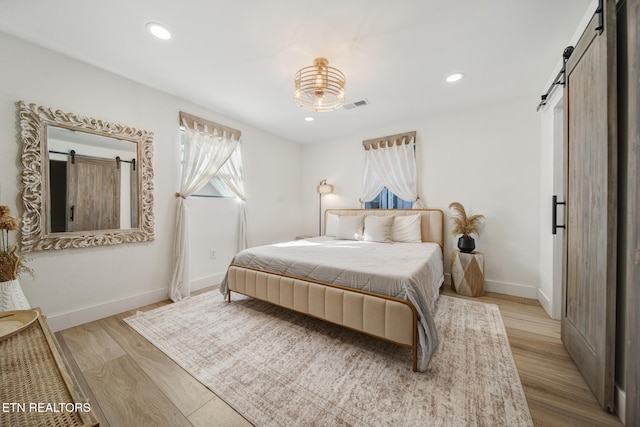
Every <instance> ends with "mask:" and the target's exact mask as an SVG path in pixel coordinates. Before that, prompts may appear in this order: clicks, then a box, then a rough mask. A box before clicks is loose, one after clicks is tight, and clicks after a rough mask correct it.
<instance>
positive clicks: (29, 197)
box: [19, 101, 154, 252]
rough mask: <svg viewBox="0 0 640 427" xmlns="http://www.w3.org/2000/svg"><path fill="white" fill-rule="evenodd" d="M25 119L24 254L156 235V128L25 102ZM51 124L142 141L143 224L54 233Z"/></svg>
mask: <svg viewBox="0 0 640 427" xmlns="http://www.w3.org/2000/svg"><path fill="white" fill-rule="evenodd" d="M19 118H20V129H21V132H20V138H21V140H22V154H21V163H22V203H23V206H24V213H23V218H22V230H21V231H22V233H21V234H22V237H21V243H22V250H23V251H24V252H30V251H40V250H47V249H65V248H83V247H89V246H103V245H116V244H120V243H133V242H146V241H150V240H153V239H154V216H153V165H152V158H153V132H148V131H145V130H137V129H135V128H131V127H127V126H122V125H119V124H117V123H111V122H105V121H102V120H97V119H92V118H89V117H85V116H80V115H76V114H73V113H65V112H63V111H60V110H53V109H51V108H47V107H42V106H39V105H36V104H27V103H25V102H23V101H20V102H19ZM49 126H52V127H58V128H65V129H68V130H72V131H76V132H85V133H89V134H93V135H100V136H103V137H108V138H115V139H118V140H124V141H129V142H132V143H134V144H135V145H136V157H137V159H138V160H137V162H136V163H137V167H136V170H137V171H136V173H137V176H136V179H137V184H138V185H137V188H136V191H137V200H133V203H132V204H133V205H134V206H135V204H136V203H137V219H136V222H137V227H135V228H127V229H106V230H90V231H65V232H51V227H50V212H49V210H50V207H51V205H50V203H51V202H50V191H49V189H50V183H49V148H48V142H47V128H48V127H49ZM134 199H135V198H134ZM134 214H136V213H135V212H134Z"/></svg>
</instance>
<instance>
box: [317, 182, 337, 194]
mask: <svg viewBox="0 0 640 427" xmlns="http://www.w3.org/2000/svg"><path fill="white" fill-rule="evenodd" d="M316 191H317V192H318V193H320V194H329V193H333V185H331V184H327V180H326V179H323V180H322V181H320V184H318V186H317V187H316Z"/></svg>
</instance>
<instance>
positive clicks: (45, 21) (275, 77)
mask: <svg viewBox="0 0 640 427" xmlns="http://www.w3.org/2000/svg"><path fill="white" fill-rule="evenodd" d="M591 3H592V1H591V0H562V1H558V0H457V1H442V0H439V1H435V0H395V1H393V2H392V1H389V0H323V1H318V0H316V1H309V0H269V1H265V0H235V1H231V0H227V1H222V0H180V1H163V2H160V1H156V0H109V1H87V0H56V1H51V0H20V1H15V0H14V1H10V0H0V31H4V32H6V33H9V34H12V35H15V36H17V37H20V38H23V39H26V40H29V41H31V42H34V43H36V44H39V45H42V46H45V47H47V48H50V49H52V50H54V51H57V52H60V53H63V54H65V55H68V56H70V57H73V58H77V59H79V60H81V61H84V62H87V63H90V64H93V65H95V66H97V67H100V68H103V69H106V70H109V71H111V72H114V73H116V74H119V75H121V76H125V77H127V78H129V79H132V80H135V81H137V82H140V83H143V84H145V85H148V86H151V87H153V88H156V89H159V90H162V91H164V92H168V93H170V94H173V95H176V96H179V97H181V98H184V99H186V100H188V101H191V102H193V103H195V104H198V105H201V106H203V107H207V108H209V109H211V110H214V111H216V112H218V113H220V114H223V115H225V116H227V117H230V118H232V119H236V120H239V121H242V122H245V123H247V124H250V125H252V126H255V127H257V128H260V129H263V130H265V131H267V132H269V133H272V134H274V135H279V136H281V137H284V138H287V139H290V140H292V141H295V142H299V143H312V142H319V141H329V140H332V139H334V138H339V137H341V136H346V135H354V134H357V135H359V136H360V135H361V137H362V139H366V138H369V137H375V136H376V135H371V132H370V131H369V130H370V129H375V128H379V127H388V126H392V125H393V124H401V123H404V122H411V121H412V120H415V119H422V118H425V117H429V116H433V115H438V114H446V113H450V112H452V111H456V110H465V109H472V108H478V107H480V106H482V105H483V104H485V103H499V102H501V101H503V100H507V99H511V98H514V97H520V96H531V97H532V99H531V108H532V109H533V110H535V107H536V105H537V102H538V100H539V95H541V93H542V92H544V90H545V89H546V88H544V85H545V84H546V83H547V81H548V79H549V78H550V76H551V74H552V73H553V72H554V69H555V67H556V66H557V65H558V63H559V62H560V60H561V57H562V51H563V50H564V48H565V47H566V44H567V43H568V41H569V40H570V39H571V37H572V36H573V34H574V32H575V30H576V28H577V26H578V25H579V23H580V21H581V19H582V18H583V16H584V15H585V13H586V12H587V10H588V9H589V7H590V6H591ZM148 22H158V23H161V24H163V25H164V26H165V27H167V28H168V29H169V30H170V31H171V33H172V35H173V37H172V38H171V39H170V40H168V41H161V40H158V39H156V38H154V37H153V36H151V35H150V34H149V33H148V32H147V30H146V24H147V23H148ZM318 56H323V57H326V58H328V59H329V64H330V65H331V66H334V67H337V68H339V69H340V70H341V71H343V72H344V73H345V75H346V76H347V87H346V100H345V102H346V103H353V102H356V101H360V100H363V99H367V100H368V101H369V102H370V105H368V106H365V107H361V108H355V109H350V110H345V109H340V110H336V111H332V112H325V113H310V112H308V111H305V110H302V109H300V108H298V107H296V106H295V104H294V102H293V76H294V74H295V72H296V71H297V70H298V69H300V68H302V67H304V66H308V65H312V64H313V59H314V58H316V57H318ZM457 71H461V72H463V73H465V78H464V79H462V80H461V81H459V82H457V83H453V84H450V83H446V82H445V80H444V79H445V77H446V76H448V75H449V74H451V73H453V72H457ZM309 115H311V116H314V117H315V119H316V120H315V121H313V122H306V121H305V120H304V117H306V116H309ZM241 130H242V129H241Z"/></svg>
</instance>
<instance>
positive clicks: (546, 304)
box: [537, 288, 553, 319]
mask: <svg viewBox="0 0 640 427" xmlns="http://www.w3.org/2000/svg"><path fill="white" fill-rule="evenodd" d="M537 297H538V302H539V303H540V305H541V306H542V308H544V311H546V312H547V314H548V315H549V317H551V318H552V319H553V304H552V303H551V300H550V299H549V297H548V296H547V295H545V293H544V292H542V290H541V289H540V288H538V295H537Z"/></svg>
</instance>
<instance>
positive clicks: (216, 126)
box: [179, 111, 242, 140]
mask: <svg viewBox="0 0 640 427" xmlns="http://www.w3.org/2000/svg"><path fill="white" fill-rule="evenodd" d="M179 119H180V126H182V121H183V120H186V122H187V123H189V124H190V125H191V124H193V123H194V122H195V123H197V124H198V125H200V126H202V127H204V126H205V125H206V126H207V127H210V128H212V129H218V132H226V133H227V136H229V137H231V136H234V135H235V137H236V139H237V140H240V136H241V135H242V132H240V131H239V130H237V129H234V128H230V127H229V126H224V125H221V124H219V123H216V122H212V121H211V120H207V119H203V118H201V117H197V116H194V115H193V114H189V113H185V112H184V111H180V117H179Z"/></svg>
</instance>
